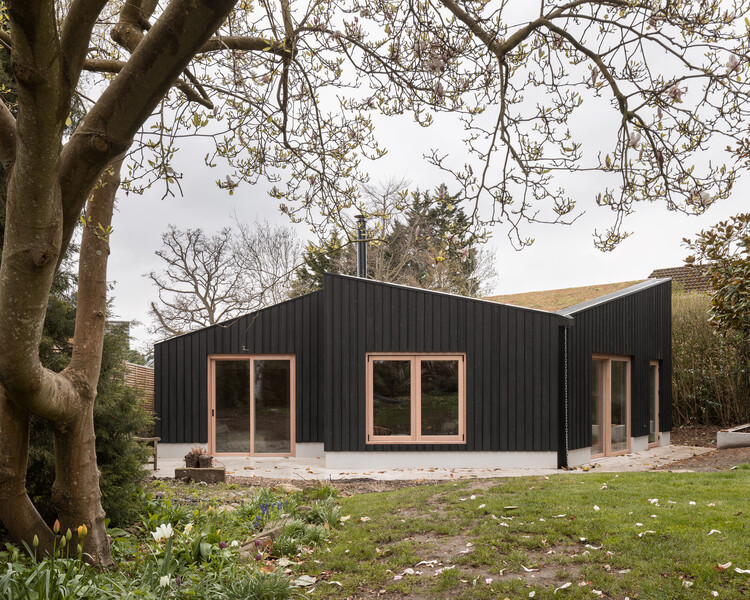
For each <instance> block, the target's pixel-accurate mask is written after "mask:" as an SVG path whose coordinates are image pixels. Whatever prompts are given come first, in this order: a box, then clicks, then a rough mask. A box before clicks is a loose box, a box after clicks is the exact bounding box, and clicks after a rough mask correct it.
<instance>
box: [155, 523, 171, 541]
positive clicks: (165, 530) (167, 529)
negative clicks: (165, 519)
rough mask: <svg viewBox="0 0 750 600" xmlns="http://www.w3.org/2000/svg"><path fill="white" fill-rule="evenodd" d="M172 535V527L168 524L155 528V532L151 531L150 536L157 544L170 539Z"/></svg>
mask: <svg viewBox="0 0 750 600" xmlns="http://www.w3.org/2000/svg"><path fill="white" fill-rule="evenodd" d="M173 533H174V531H173V530H172V525H171V524H170V523H163V524H161V525H159V526H158V527H157V528H156V531H152V532H151V535H152V536H153V538H154V540H155V541H157V542H159V541H161V540H166V539H169V538H171V537H172V534H173Z"/></svg>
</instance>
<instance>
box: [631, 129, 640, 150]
mask: <svg viewBox="0 0 750 600" xmlns="http://www.w3.org/2000/svg"><path fill="white" fill-rule="evenodd" d="M640 141H641V134H640V133H638V132H637V131H634V132H633V133H631V134H630V143H629V146H630V147H631V148H638V144H639V143H640Z"/></svg>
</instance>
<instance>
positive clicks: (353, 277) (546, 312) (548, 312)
mask: <svg viewBox="0 0 750 600" xmlns="http://www.w3.org/2000/svg"><path fill="white" fill-rule="evenodd" d="M325 275H326V276H330V277H341V278H342V279H350V280H354V281H362V282H363V283H372V284H377V285H388V286H391V287H396V288H402V289H405V290H413V291H415V292H424V293H426V294H436V295H438V296H448V297H449V298H461V299H463V300H471V301H472V302H482V303H483V304H491V305H492V306H508V307H510V308H514V309H516V310H527V311H529V312H534V313H542V314H544V315H555V316H558V317H565V318H566V319H569V318H570V317H568V316H567V315H563V314H562V313H559V312H555V311H552V310H543V309H541V308H529V307H528V306H516V305H515V304H505V303H503V302H495V301H494V300H485V299H484V298H472V297H471V296H462V295H460V294H451V293H450V292H440V291H438V290H429V289H425V288H419V287H414V286H413V285H404V284H402V283H391V282H389V281H378V280H377V279H363V278H362V277H357V276H356V275H342V274H341V273H328V272H326V273H325Z"/></svg>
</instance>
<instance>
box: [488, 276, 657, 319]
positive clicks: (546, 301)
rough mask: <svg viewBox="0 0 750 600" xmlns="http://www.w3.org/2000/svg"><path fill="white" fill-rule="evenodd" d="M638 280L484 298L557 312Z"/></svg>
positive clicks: (617, 289)
mask: <svg viewBox="0 0 750 600" xmlns="http://www.w3.org/2000/svg"><path fill="white" fill-rule="evenodd" d="M641 281H643V280H638V281H624V282H620V283H602V284H599V285H587V286H584V287H575V288H565V289H561V290H546V291H542V292H524V293H523V294H505V295H501V296H490V297H488V298H485V300H492V301H493V302H500V303H501V304H512V305H514V306H523V307H526V308H536V309H540V310H548V311H551V312H557V311H559V310H562V309H564V308H568V307H570V306H575V305H577V304H582V303H583V302H587V301H589V300H593V299H595V298H599V297H600V296H606V295H607V294H611V293H613V292H619V291H620V290H624V289H625V288H628V287H630V286H632V285H635V284H637V283H641Z"/></svg>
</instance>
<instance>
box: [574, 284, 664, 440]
mask: <svg viewBox="0 0 750 600" xmlns="http://www.w3.org/2000/svg"><path fill="white" fill-rule="evenodd" d="M570 316H572V317H573V318H574V319H575V325H574V326H573V327H572V328H571V329H570V330H569V331H568V356H569V362H568V379H569V383H568V389H569V404H568V414H569V431H568V435H569V443H570V446H569V447H570V448H571V449H575V448H585V447H587V446H590V445H591V357H592V355H593V354H611V355H617V356H627V357H630V360H631V363H630V364H631V377H630V384H631V391H630V402H631V423H630V425H631V433H630V435H631V436H632V437H640V436H644V435H647V434H648V365H649V362H650V361H651V360H658V361H659V381H660V384H661V385H660V388H661V389H660V399H659V429H660V430H661V431H670V430H671V429H672V384H671V382H672V287H671V282H670V281H665V282H662V283H658V284H655V285H653V286H651V287H648V288H646V289H643V290H639V291H635V292H633V293H631V294H628V295H625V296H621V297H618V298H614V299H612V300H610V301H607V302H602V303H601V304H597V305H595V306H592V307H589V308H584V309H582V310H580V311H576V312H572V313H570Z"/></svg>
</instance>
